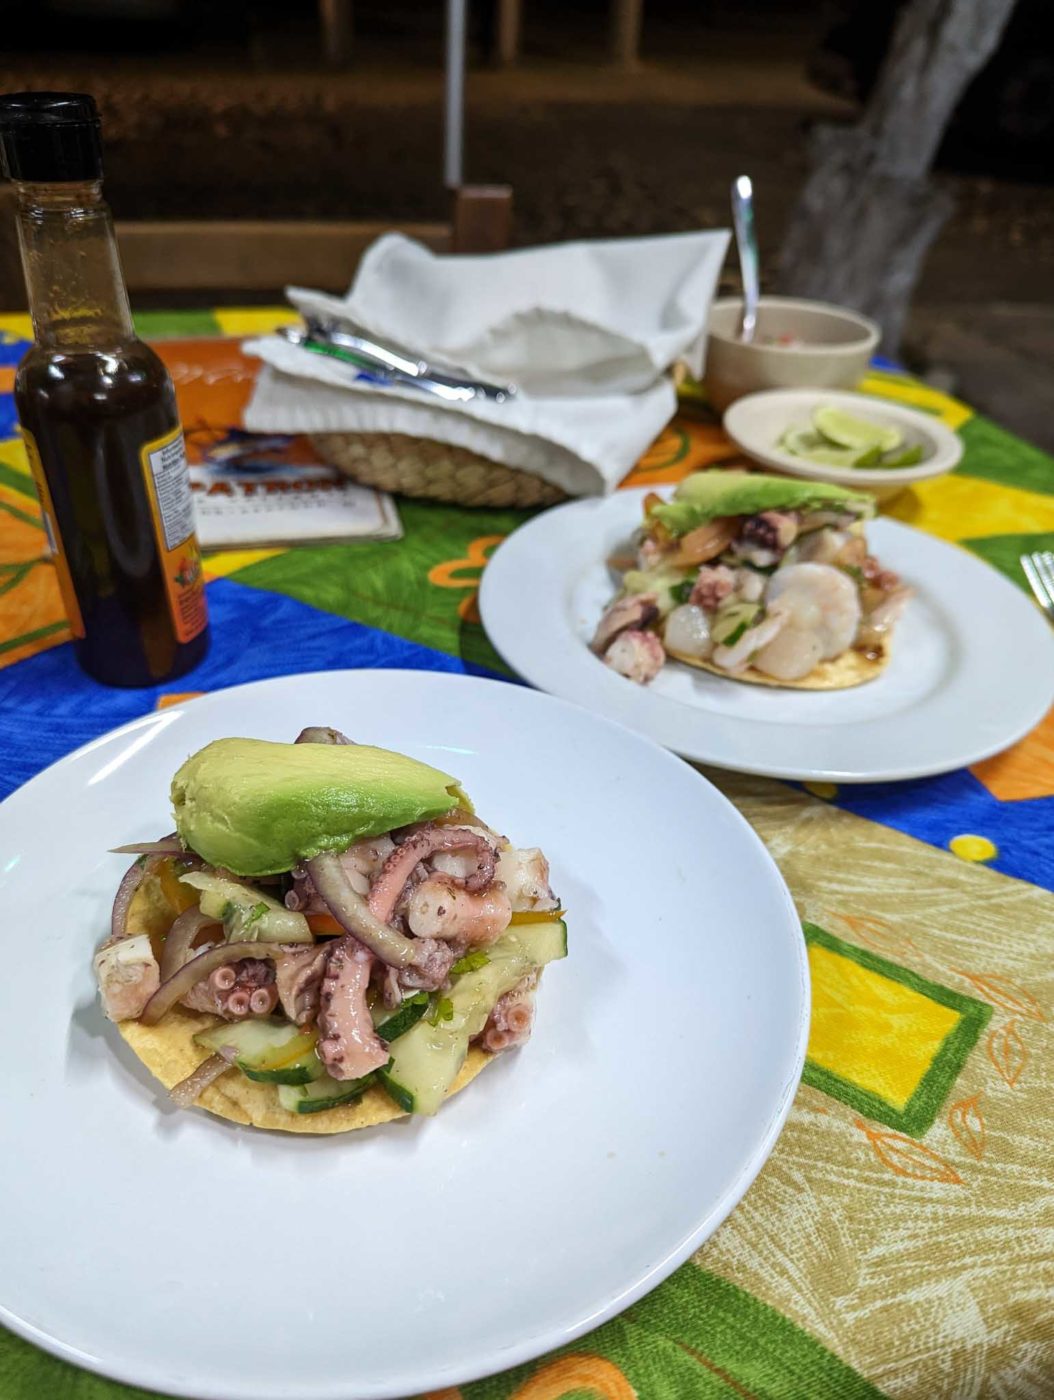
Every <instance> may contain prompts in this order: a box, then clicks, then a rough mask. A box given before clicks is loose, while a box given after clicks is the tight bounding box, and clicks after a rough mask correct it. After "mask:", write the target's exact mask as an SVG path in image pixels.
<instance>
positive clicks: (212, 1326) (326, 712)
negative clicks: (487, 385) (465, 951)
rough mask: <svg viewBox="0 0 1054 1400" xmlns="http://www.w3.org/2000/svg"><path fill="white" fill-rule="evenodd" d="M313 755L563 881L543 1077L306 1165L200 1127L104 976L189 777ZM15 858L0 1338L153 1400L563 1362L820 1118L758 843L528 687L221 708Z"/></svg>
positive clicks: (52, 817) (122, 743) (345, 691)
mask: <svg viewBox="0 0 1054 1400" xmlns="http://www.w3.org/2000/svg"><path fill="white" fill-rule="evenodd" d="M307 724H333V725H337V726H340V727H341V728H343V729H345V730H346V731H348V732H349V733H350V735H351V736H353V737H354V738H356V739H359V740H361V741H363V742H366V743H373V744H380V745H386V746H388V747H391V748H395V749H400V750H403V751H405V752H407V753H410V754H412V755H414V756H415V757H417V758H420V759H423V760H425V761H426V762H431V763H435V764H438V765H439V766H440V767H442V768H443V769H444V770H445V771H448V772H450V773H453V774H456V775H457V776H458V777H459V778H461V779H462V780H463V781H464V783H465V785H466V788H467V790H468V791H469V792H470V793H471V794H472V797H473V799H474V800H475V802H476V803H477V804H478V807H479V810H480V812H481V813H483V814H484V815H485V816H488V817H490V819H491V820H492V821H495V822H497V823H499V824H500V829H501V830H502V831H506V832H507V833H508V834H509V836H510V837H511V838H512V839H513V840H514V841H517V842H520V843H523V844H528V843H531V844H533V843H537V844H538V845H540V846H541V847H542V848H543V849H544V850H545V852H546V853H547V854H548V856H549V857H550V861H551V867H552V879H553V885H554V888H555V889H556V890H557V892H558V893H559V894H560V896H561V897H562V899H563V900H564V902H565V905H566V906H567V908H568V910H569V915H568V929H569V942H570V952H569V956H568V957H567V958H566V959H565V960H564V961H562V962H560V963H557V964H554V965H553V966H552V967H551V968H549V969H547V970H546V974H545V978H544V983H543V987H542V990H541V994H540V995H539V998H538V1017H537V1025H536V1029H535V1032H534V1035H533V1037H532V1039H531V1041H530V1043H529V1045H527V1046H525V1047H524V1048H523V1049H522V1050H520V1051H516V1052H511V1053H509V1054H507V1055H505V1056H502V1057H501V1058H500V1059H499V1060H498V1061H497V1062H496V1063H494V1064H493V1065H490V1066H488V1067H487V1069H486V1070H485V1071H484V1073H483V1074H482V1075H480V1077H479V1078H478V1079H477V1080H475V1082H474V1083H473V1084H471V1085H470V1086H469V1087H468V1088H467V1089H466V1090H465V1091H464V1093H462V1094H460V1095H459V1096H458V1097H456V1098H455V1099H453V1100H451V1101H450V1102H449V1103H447V1104H446V1105H444V1107H443V1108H442V1109H441V1110H440V1112H439V1114H438V1115H437V1116H436V1117H435V1118H434V1119H429V1120H426V1121H420V1120H409V1119H404V1120H402V1121H399V1122H395V1123H389V1124H385V1125H383V1126H380V1127H377V1128H371V1129H367V1130H364V1131H361V1132H357V1133H351V1134H347V1135H342V1136H338V1137H333V1138H329V1137H291V1136H290V1135H288V1134H286V1133H268V1132H260V1131H257V1130H254V1129H250V1128H240V1127H237V1126H235V1125H234V1124H231V1123H227V1122H224V1121H221V1120H220V1119H217V1118H213V1117H211V1116H209V1115H208V1114H206V1113H204V1112H202V1111H199V1110H196V1109H195V1110H189V1111H186V1110H179V1109H176V1108H174V1107H173V1105H172V1104H171V1102H169V1101H168V1100H167V1098H166V1095H165V1094H164V1092H163V1091H162V1090H161V1089H160V1086H159V1085H157V1084H156V1083H155V1082H154V1081H153V1080H152V1079H151V1077H150V1076H149V1075H148V1074H147V1073H146V1071H145V1070H144V1069H143V1068H142V1066H141V1065H140V1064H139V1062H138V1061H137V1060H136V1059H134V1058H133V1057H132V1055H131V1054H130V1052H129V1051H128V1050H127V1049H126V1047H125V1045H124V1043H123V1041H122V1040H121V1038H120V1036H119V1035H118V1034H117V1031H116V1028H115V1027H113V1026H111V1025H109V1024H108V1023H107V1022H105V1021H104V1020H103V1018H102V1015H101V1012H100V1011H99V1007H98V1003H97V999H96V996H95V991H94V985H93V980H92V975H91V954H92V949H93V947H94V945H95V943H96V942H97V941H98V939H99V937H100V935H101V934H102V933H103V931H104V930H105V929H106V928H107V926H108V920H109V909H110V905H111V902H112V900H113V894H114V889H115V887H116V884H117V882H118V880H119V879H120V877H121V874H122V873H123V871H124V869H125V868H126V866H127V863H128V858H127V857H123V858H122V857H120V856H112V855H108V854H107V850H106V848H107V847H108V846H111V845H114V844H116V843H118V842H126V841H136V840H144V839H148V838H151V837H154V836H157V835H159V834H160V833H163V832H165V831H168V830H170V829H171V818H170V816H169V810H168V800H167V794H168V784H169V779H170V777H171V775H172V773H173V772H174V771H175V769H176V768H177V767H178V766H179V764H180V763H181V762H182V761H183V759H184V758H185V757H186V756H187V754H188V753H190V752H191V751H193V750H194V749H197V748H198V747H200V746H201V745H203V744H205V743H207V742H208V741H209V740H211V739H214V738H217V737H219V736H220V735H234V734H239V735H254V736H257V737H260V738H266V739H283V740H289V739H290V738H292V737H293V736H294V735H295V734H296V733H297V731H298V730H299V729H300V728H302V727H303V726H304V725H307ZM0 850H2V851H3V854H4V860H3V863H2V864H0V898H2V901H3V909H4V919H5V930H6V936H7V940H8V945H9V946H8V954H9V956H8V959H7V962H6V964H5V973H4V977H3V979H0V1020H2V1023H3V1026H4V1035H5V1043H6V1045H7V1047H8V1051H9V1055H11V1056H13V1057H14V1060H13V1061H12V1067H11V1068H10V1070H9V1073H8V1078H7V1081H6V1082H7V1093H6V1094H5V1098H4V1112H3V1115H2V1126H0V1200H2V1201H3V1209H4V1247H3V1249H2V1250H0V1319H2V1320H3V1322H4V1323H5V1324H6V1325H7V1326H8V1327H10V1328H13V1329H14V1330H15V1331H16V1332H18V1333H19V1334H20V1335H21V1336H23V1337H26V1338H28V1339H29V1340H30V1341H31V1342H35V1343H36V1344H37V1345H38V1346H43V1347H46V1348H47V1349H48V1350H49V1351H53V1352H55V1353H56V1354H57V1355H59V1356H61V1357H64V1358H65V1359H66V1360H68V1361H72V1362H74V1363H76V1364H77V1365H80V1366H85V1367H87V1368H89V1369H90V1370H93V1371H101V1372H102V1373H104V1374H105V1375H109V1376H113V1377H115V1378H117V1379H118V1380H122V1381H127V1382H130V1383H132V1384H135V1385H140V1386H145V1387H149V1388H150V1389H151V1390H160V1391H164V1392H165V1393H166V1394H173V1395H185V1396H193V1397H195V1400H288V1397H290V1396H296V1397H297V1400H348V1398H349V1397H350V1396H355V1397H356V1400H371V1397H374V1400H376V1397H394V1396H408V1395H417V1394H420V1393H422V1392H425V1391H435V1390H440V1389H443V1388H445V1387H449V1386H454V1385H458V1384H460V1383H462V1382H465V1381H469V1380H474V1379H476V1378H477V1377H479V1376H482V1375H485V1374H489V1373H491V1372H494V1371H500V1370H504V1369H505V1368H507V1367H510V1366H514V1365H517V1364H519V1363H521V1362H524V1361H528V1360H530V1359H532V1358H533V1357H536V1356H539V1355H540V1354H542V1353H544V1352H546V1351H549V1350H550V1349H551V1348H553V1347H556V1346H560V1345H562V1344H564V1343H566V1342H570V1341H572V1340H573V1339H574V1338H575V1337H578V1336H581V1335H582V1334H583V1333H584V1332H587V1331H589V1330H590V1329H591V1328H593V1327H596V1326H598V1325H599V1324H600V1323H602V1322H604V1321H605V1320H606V1319H607V1318H609V1317H611V1316H613V1315H614V1314H615V1313H617V1312H620V1311H621V1310H622V1309H623V1308H625V1307H628V1306H629V1305H630V1304H631V1303H633V1302H634V1301H635V1300H636V1299H637V1298H639V1297H640V1296H641V1295H642V1294H643V1293H645V1292H647V1291H648V1290H649V1289H651V1288H654V1287H655V1285H656V1284H658V1283H659V1282H660V1281H661V1280H662V1279H664V1278H665V1277H666V1276H667V1274H669V1273H670V1272H671V1271H672V1270H673V1269H674V1268H675V1267H676V1266H677V1265H678V1264H680V1263H681V1262H682V1261H683V1260H684V1259H686V1258H687V1257H688V1256H689V1255H690V1254H691V1253H692V1252H693V1251H694V1250H695V1249H697V1248H698V1247H699V1245H700V1244H701V1243H702V1242H703V1240H705V1239H706V1238H707V1237H708V1236H709V1235H710V1234H711V1232H712V1231H713V1230H715V1229H716V1228H717V1226H718V1225H719V1224H720V1223H721V1221H722V1220H723V1219H724V1218H725V1216H726V1215H727V1214H728V1212H729V1211H730V1210H731V1209H732V1207H733V1206H734V1205H735V1204H736V1202H737V1201H738V1200H739V1199H740V1197H741V1196H742V1195H743V1193H744V1191H745V1190H746V1189H747V1187H748V1186H749V1185H750V1183H751V1181H753V1179H754V1177H755V1176H756V1174H757V1172H758V1170H759V1169H760V1167H761V1165H762V1163H763V1162H764V1161H765V1159H766V1157H767V1156H768V1154H769V1152H770V1151H771V1149H772V1146H773V1144H774V1143H775V1141H776V1138H777V1136H778V1134H779V1131H780V1128H781V1127H782V1125H783V1121H784V1119H785V1117H786V1115H787V1112H788V1109H789V1108H790V1104H791V1100H792V1098H793V1096H794V1091H795V1089H796V1087H797V1084H798V1079H799V1075H800V1073H801V1067H802V1063H803V1059H804V1055H805V1044H806V1039H807V1035H808V968H807V962H806V958H805V947H804V942H803V939H802V933H801V926H800V924H799V922H798V918H797V915H796V913H795V910H794V906H793V904H792V903H791V899H790V896H789V894H788V893H787V889H786V887H785V885H784V884H783V881H782V879H781V878H780V875H779V872H778V871H777V869H776V867H775V865H774V864H773V862H772V859H771V857H770V856H769V855H768V853H767V852H766V851H765V848H764V847H763V846H762V844H761V842H760V841H759V840H758V838H757V836H756V835H755V834H754V832H753V831H752V830H751V829H750V827H749V826H748V825H747V823H746V822H745V821H744V820H743V818H742V817H741V816H740V815H739V814H738V813H737V812H736V811H735V809H734V808H733V807H732V806H731V804H730V803H729V802H727V801H726V800H725V798H724V797H722V796H721V794H720V793H718V792H717V790H716V789H715V788H713V787H711V785H710V784H709V783H707V782H706V781H705V780H704V779H702V778H701V777H700V776H699V775H698V774H697V773H694V772H693V771H692V770H691V769H690V768H689V767H688V766H687V765H686V764H683V763H681V762H680V761H679V760H678V759H675V758H673V757H672V756H671V755H670V754H667V753H664V752H663V751H662V750H661V749H659V748H658V747H656V746H655V745H654V744H650V743H648V742H647V741H645V740H643V739H641V738H640V737H639V736H637V735H635V734H631V733H630V732H629V731H628V730H626V729H624V728H622V727H621V726H619V725H616V724H611V723H609V722H608V721H606V720H603V719H598V718H597V717H596V716H595V715H591V714H589V713H588V712H587V711H585V710H582V709H579V708H578V707H577V706H574V705H567V704H564V703H563V702H562V701H558V700H553V699H552V698H551V697H550V696H547V695H539V694H537V693H536V692H534V691H530V690H527V689H526V688H524V687H521V686H516V685H509V684H507V683H504V682H497V681H482V680H474V679H469V678H467V677H464V676H446V675H432V674H427V673H424V672H419V671H413V672H410V671H343V672H340V671H337V672H329V673H326V674H319V675H302V676H289V677H284V678H282V679H279V680H270V681H263V682H261V683H258V684H254V685H248V686H238V687H236V688H234V689H232V690H224V691H219V692H217V693H216V694H214V695H210V696H206V697H203V698H201V699H198V700H194V701H192V702H190V703H189V704H187V705H186V706H184V707H179V708H174V709H170V710H164V711H162V712H160V713H157V714H151V715H147V716H146V717H145V718H143V719H141V720H138V721H136V722H135V723H134V724H130V725H126V726H125V727H124V728H123V729H119V730H116V731H114V732H113V733H112V734H108V735H106V736H105V737H103V738H101V739H98V740H96V741H95V742H94V743H92V744H89V745H88V746H87V747H86V748H83V749H81V750H79V751H78V752H77V753H75V754H71V755H70V756H69V757H68V758H66V759H63V760H62V761H61V762H60V763H57V764H55V765H54V766H53V767H52V768H49V769H48V770H47V771H46V772H44V773H42V774H41V775H40V776H39V777H37V778H35V779H34V780H33V781H32V782H30V783H28V784H27V785H26V786H25V787H23V788H21V789H20V790H19V791H18V792H16V793H15V794H14V795H13V796H12V797H11V798H9V799H8V801H7V802H5V803H4V804H3V806H2V807H0ZM649 1018H650V1020H649ZM649 1025H650V1027H651V1031H652V1033H648V1029H649ZM15 1061H17V1070H16V1069H15V1068H14V1063H15Z"/></svg>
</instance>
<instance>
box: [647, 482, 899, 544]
mask: <svg viewBox="0 0 1054 1400" xmlns="http://www.w3.org/2000/svg"><path fill="white" fill-rule="evenodd" d="M763 510H845V511H852V512H853V514H854V515H858V516H860V517H861V518H865V517H867V516H871V515H874V513H875V501H874V497H872V496H867V495H865V494H863V493H862V492H860V491H850V490H848V489H847V488H846V487H844V486H833V485H831V484H830V483H828V482H824V481H800V480H798V479H796V478H793V477H784V476H763V475H761V474H760V473H756V472H744V471H722V470H712V471H705V472H693V474H692V475H691V476H686V477H685V479H684V480H683V481H682V482H681V483H680V485H679V486H678V487H677V489H676V491H675V492H674V493H673V500H672V501H669V502H667V504H665V505H661V506H655V507H654V509H653V510H652V512H651V513H652V515H653V516H654V517H655V519H656V520H659V521H661V522H662V524H663V525H665V526H666V528H667V529H668V530H669V531H670V532H671V534H674V535H686V534H687V533H688V531H689V530H694V529H695V528H696V526H698V525H705V524H706V522H707V521H708V520H716V519H717V518H718V517H719V516H725V515H757V514H759V513H760V512H761V511H763Z"/></svg>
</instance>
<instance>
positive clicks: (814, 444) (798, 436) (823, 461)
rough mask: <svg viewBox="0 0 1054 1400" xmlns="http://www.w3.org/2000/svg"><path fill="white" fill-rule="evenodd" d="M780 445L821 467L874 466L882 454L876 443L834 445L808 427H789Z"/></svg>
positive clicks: (785, 449) (794, 454)
mask: <svg viewBox="0 0 1054 1400" xmlns="http://www.w3.org/2000/svg"><path fill="white" fill-rule="evenodd" d="M779 446H780V447H782V448H783V450H784V452H789V453H790V454H791V456H792V457H801V458H802V460H803V461H806V462H814V463H815V464H816V465H817V466H820V467H873V466H874V465H875V463H876V462H878V460H879V459H880V457H881V456H882V452H881V449H880V448H879V447H877V446H876V445H875V444H874V443H872V444H870V445H869V446H867V447H833V446H832V445H831V440H830V438H826V437H824V436H823V435H822V434H821V433H813V432H810V431H809V429H808V428H788V429H787V431H786V432H785V433H784V434H783V436H782V437H781V438H780V440H779Z"/></svg>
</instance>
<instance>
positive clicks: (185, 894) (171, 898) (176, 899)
mask: <svg viewBox="0 0 1054 1400" xmlns="http://www.w3.org/2000/svg"><path fill="white" fill-rule="evenodd" d="M157 875H158V879H159V880H160V881H161V893H162V894H163V895H164V896H165V898H166V899H167V900H168V902H169V904H171V906H172V908H173V909H174V910H175V911H176V913H177V914H182V913H183V911H184V910H185V909H189V908H190V907H191V905H192V904H196V903H197V902H198V892H197V890H192V889H191V888H190V886H189V885H184V884H183V883H182V881H181V880H180V878H179V872H178V871H177V869H176V864H175V862H174V861H171V860H163V861H162V862H161V863H160V865H159V866H158V869H157Z"/></svg>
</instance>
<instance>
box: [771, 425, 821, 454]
mask: <svg viewBox="0 0 1054 1400" xmlns="http://www.w3.org/2000/svg"><path fill="white" fill-rule="evenodd" d="M779 445H780V447H782V448H783V450H784V452H789V453H790V454H791V455H792V456H793V457H808V455H809V453H810V452H815V451H816V449H817V448H824V447H829V446H830V443H829V442H828V441H827V439H826V438H824V437H821V436H820V434H819V433H814V432H813V431H812V430H811V429H810V428H788V429H787V431H786V432H785V433H784V434H783V436H782V437H781V438H780V440H779Z"/></svg>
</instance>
